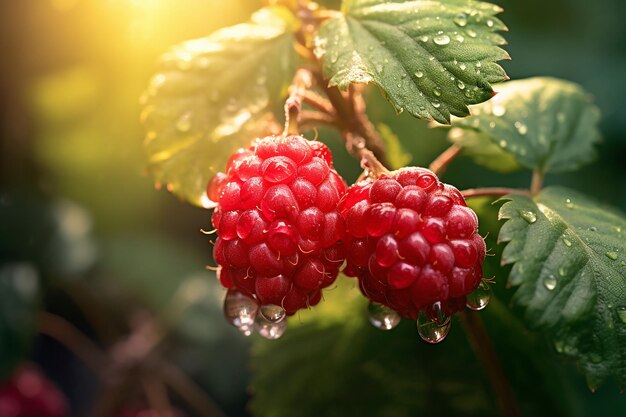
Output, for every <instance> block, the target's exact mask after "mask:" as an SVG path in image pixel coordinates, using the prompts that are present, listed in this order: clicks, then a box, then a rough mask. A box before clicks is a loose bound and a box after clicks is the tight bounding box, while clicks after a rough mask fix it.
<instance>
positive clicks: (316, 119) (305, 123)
mask: <svg viewBox="0 0 626 417" xmlns="http://www.w3.org/2000/svg"><path fill="white" fill-rule="evenodd" d="M336 123H337V119H335V118H334V117H333V116H332V115H329V114H326V113H322V112H319V111H315V110H302V111H301V112H300V118H299V124H300V129H301V130H302V131H305V130H307V129H309V128H314V127H315V126H316V125H318V124H327V125H335V124H336Z"/></svg>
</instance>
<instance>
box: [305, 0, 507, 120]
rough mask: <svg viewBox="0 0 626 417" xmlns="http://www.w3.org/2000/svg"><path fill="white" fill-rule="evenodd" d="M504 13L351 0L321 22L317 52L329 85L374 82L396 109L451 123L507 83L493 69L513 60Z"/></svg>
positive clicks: (454, 5) (420, 0) (472, 6)
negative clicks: (508, 50) (505, 46)
mask: <svg viewBox="0 0 626 417" xmlns="http://www.w3.org/2000/svg"><path fill="white" fill-rule="evenodd" d="M500 11H501V9H500V8H499V7H497V6H494V5H492V4H489V3H483V2H477V1H459V0H445V1H438V2H433V1H424V0H414V1H402V2H400V1H390V0H354V1H351V2H347V3H344V7H343V14H338V15H337V16H336V17H333V18H331V19H328V20H327V21H326V22H324V24H322V26H321V27H320V31H319V34H318V37H317V38H316V45H317V48H316V55H317V56H318V58H320V59H321V60H322V63H323V70H324V74H325V75H326V76H327V77H328V78H329V79H330V85H336V86H338V87H339V88H340V89H342V90H345V89H347V88H348V86H349V85H350V84H352V83H370V82H371V83H375V84H376V85H378V86H379V87H380V88H381V89H382V90H383V93H384V95H385V97H386V98H387V99H388V100H389V101H390V102H391V103H392V104H393V105H394V107H395V108H396V110H397V111H400V109H404V110H406V111H407V112H408V113H410V114H411V115H413V116H416V117H419V118H424V119H434V120H436V121H438V122H441V123H449V121H450V115H455V116H466V115H468V114H469V111H468V108H467V105H468V104H476V103H482V102H483V101H485V100H488V99H489V98H491V97H492V96H493V90H492V88H491V86H490V83H494V82H499V81H503V80H505V79H506V74H505V73H504V70H503V69H502V67H500V65H498V64H496V61H499V60H503V59H508V58H509V56H508V54H507V53H506V52H505V51H504V50H503V49H501V48H500V45H503V44H505V41H504V39H503V38H502V36H500V35H499V34H498V33H497V32H498V31H502V30H506V26H504V24H503V23H502V22H501V21H500V20H499V19H497V18H496V17H494V16H495V15H496V14H498V13H499V12H500Z"/></svg>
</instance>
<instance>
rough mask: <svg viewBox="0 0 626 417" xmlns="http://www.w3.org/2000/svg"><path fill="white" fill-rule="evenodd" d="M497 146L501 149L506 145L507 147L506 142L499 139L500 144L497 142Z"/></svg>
mask: <svg viewBox="0 0 626 417" xmlns="http://www.w3.org/2000/svg"><path fill="white" fill-rule="evenodd" d="M498 145H500V147H501V148H506V145H507V143H506V140H504V139H501V140H500V142H498Z"/></svg>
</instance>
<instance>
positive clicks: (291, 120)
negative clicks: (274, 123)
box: [283, 68, 313, 135]
mask: <svg viewBox="0 0 626 417" xmlns="http://www.w3.org/2000/svg"><path fill="white" fill-rule="evenodd" d="M312 82H313V77H312V75H311V72H310V71H309V70H307V69H304V68H301V69H299V70H298V71H296V75H295V76H294V77H293V82H292V84H291V86H290V87H289V97H288V98H287V101H285V131H284V133H283V134H285V135H296V134H298V133H299V132H298V117H299V116H300V112H301V111H302V101H303V97H304V94H305V92H306V91H307V90H308V89H309V88H311V83H312Z"/></svg>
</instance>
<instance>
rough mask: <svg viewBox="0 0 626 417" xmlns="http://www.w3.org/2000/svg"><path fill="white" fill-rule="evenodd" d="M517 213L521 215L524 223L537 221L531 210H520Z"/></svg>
mask: <svg viewBox="0 0 626 417" xmlns="http://www.w3.org/2000/svg"><path fill="white" fill-rule="evenodd" d="M519 214H520V216H521V217H522V219H524V220H525V221H526V223H529V224H533V223H534V222H536V221H537V215H536V214H535V213H534V212H533V211H530V210H522V211H520V213H519Z"/></svg>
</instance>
